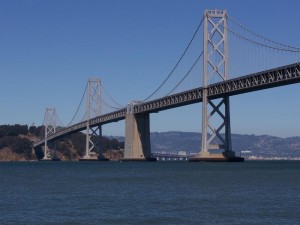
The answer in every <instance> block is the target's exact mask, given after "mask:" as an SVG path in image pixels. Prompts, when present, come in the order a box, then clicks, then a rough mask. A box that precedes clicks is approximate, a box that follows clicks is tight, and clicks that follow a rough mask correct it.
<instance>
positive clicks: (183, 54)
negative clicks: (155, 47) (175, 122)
mask: <svg viewBox="0 0 300 225" xmlns="http://www.w3.org/2000/svg"><path fill="white" fill-rule="evenodd" d="M203 20H204V17H202V20H201V22H200V24H199V25H198V27H197V29H196V31H195V32H194V35H193V37H192V39H191V40H190V42H189V44H188V45H187V47H186V48H185V50H184V52H183V53H182V55H181V57H180V58H179V60H178V61H177V63H176V65H175V66H174V67H173V69H172V70H171V72H170V73H169V75H168V76H167V77H166V78H165V80H164V81H163V82H162V83H161V84H160V85H159V87H158V88H157V89H156V90H155V91H154V92H153V93H152V94H151V95H149V96H148V97H147V98H145V99H144V100H143V102H145V101H147V100H148V99H149V98H151V97H152V96H153V95H154V94H156V93H157V92H158V90H159V89H160V88H161V87H162V86H163V85H164V84H165V83H166V82H167V80H168V79H169V78H170V77H171V75H172V74H173V72H174V71H175V69H176V68H177V66H178V65H179V63H180V62H181V60H182V59H183V57H184V56H185V54H186V52H187V50H188V49H189V47H190V45H191V44H192V42H193V40H194V38H195V36H196V34H197V33H198V31H199V29H200V27H201V25H202V23H203Z"/></svg>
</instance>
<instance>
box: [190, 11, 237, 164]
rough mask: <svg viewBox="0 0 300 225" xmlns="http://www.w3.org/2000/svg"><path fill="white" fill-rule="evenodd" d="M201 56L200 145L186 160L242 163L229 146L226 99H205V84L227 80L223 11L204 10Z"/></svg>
mask: <svg viewBox="0 0 300 225" xmlns="http://www.w3.org/2000/svg"><path fill="white" fill-rule="evenodd" d="M203 56H204V57H203V92H202V98H203V103H202V146H201V151H200V152H199V153H198V154H197V156H196V157H195V158H191V159H190V161H243V158H240V157H236V156H235V153H234V152H233V151H232V147H231V129H230V110H229V109H230V108H229V97H228V96H227V97H224V98H220V99H219V100H212V99H209V98H208V91H209V89H208V85H209V84H211V83H212V82H222V81H226V80H228V46H227V12H226V11H224V10H206V11H205V15H204V31H203ZM221 132H224V133H225V135H224V136H223V134H221ZM220 150H221V151H222V150H223V152H222V153H220V152H219V151H220ZM216 152H217V153H216ZM213 153H214V154H213Z"/></svg>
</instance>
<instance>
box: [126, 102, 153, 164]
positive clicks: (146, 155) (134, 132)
mask: <svg viewBox="0 0 300 225" xmlns="http://www.w3.org/2000/svg"><path fill="white" fill-rule="evenodd" d="M134 105H135V103H130V104H129V105H128V107H127V114H126V117H125V149H124V158H123V159H122V160H121V161H156V158H152V157H151V143H150V118H149V113H144V114H134Z"/></svg>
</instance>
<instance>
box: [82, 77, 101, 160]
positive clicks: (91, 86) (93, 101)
mask: <svg viewBox="0 0 300 225" xmlns="http://www.w3.org/2000/svg"><path fill="white" fill-rule="evenodd" d="M87 85H88V86H87V98H86V113H87V128H86V151H85V156H84V159H91V156H92V154H93V153H92V152H94V153H95V149H97V150H98V153H99V156H100V157H101V156H102V149H101V144H100V142H101V138H102V128H101V126H97V127H95V128H91V127H90V119H91V118H93V117H96V116H100V115H101V81H100V79H97V78H90V79H89V80H88V84H87ZM92 137H94V138H95V139H94V140H92ZM97 150H96V151H97ZM91 153H92V154H91Z"/></svg>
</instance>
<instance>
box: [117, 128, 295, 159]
mask: <svg viewBox="0 0 300 225" xmlns="http://www.w3.org/2000/svg"><path fill="white" fill-rule="evenodd" d="M114 138H116V139H117V140H119V141H124V137H114ZM200 148H201V133H196V132H179V131H170V132H161V133H158V132H154V133H151V151H152V152H164V151H165V152H174V153H177V152H178V151H186V152H187V153H196V152H198V151H199V150H200ZM232 148H233V150H234V151H235V152H236V154H237V155H239V154H240V152H241V151H251V153H250V152H248V153H242V155H243V156H245V157H247V158H288V159H290V158H300V137H289V138H280V137H274V136H268V135H259V136H257V135H241V134H232Z"/></svg>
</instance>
